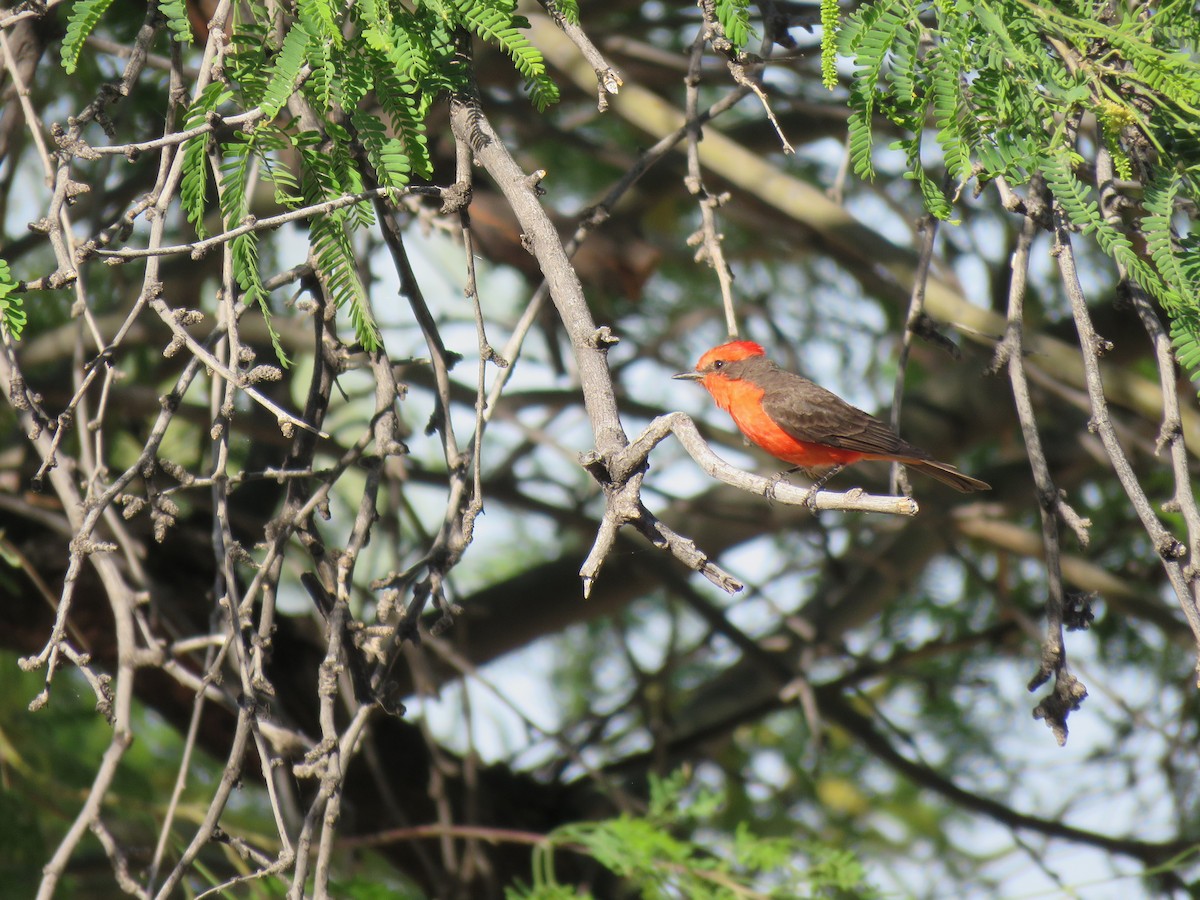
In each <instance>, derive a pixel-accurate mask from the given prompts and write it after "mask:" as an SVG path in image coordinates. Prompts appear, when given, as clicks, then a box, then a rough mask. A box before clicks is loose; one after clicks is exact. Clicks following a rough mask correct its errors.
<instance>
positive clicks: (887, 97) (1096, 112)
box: [823, 0, 1200, 372]
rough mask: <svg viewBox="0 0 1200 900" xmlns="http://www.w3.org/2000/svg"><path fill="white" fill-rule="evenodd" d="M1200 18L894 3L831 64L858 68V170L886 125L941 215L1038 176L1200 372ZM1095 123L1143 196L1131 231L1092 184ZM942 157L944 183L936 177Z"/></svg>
mask: <svg viewBox="0 0 1200 900" xmlns="http://www.w3.org/2000/svg"><path fill="white" fill-rule="evenodd" d="M1197 21H1198V20H1197V18H1196V15H1195V10H1194V4H1192V3H1191V2H1184V0H1169V2H1165V3H1161V4H1156V5H1154V6H1153V7H1145V6H1141V5H1131V4H1098V3H1095V2H1092V0H1072V2H1065V3H1057V4H1039V3H1037V2H1033V0H981V2H970V3H967V2H962V0H934V2H921V0H881V2H878V3H872V4H864V5H863V6H861V7H859V9H858V10H857V11H856V12H854V13H853V14H851V15H850V16H848V17H847V18H846V19H845V21H843V22H841V23H840V25H839V26H838V33H837V40H836V42H834V41H833V40H831V39H829V38H828V37H826V39H825V40H824V41H823V55H824V63H825V66H826V68H828V67H829V66H830V64H831V62H832V55H833V54H834V52H835V51H834V49H833V47H834V46H836V52H837V53H840V54H842V55H844V56H846V57H849V58H850V59H851V60H853V64H854V72H853V75H852V78H851V84H850V103H851V107H852V110H853V112H852V116H851V119H850V135H849V143H850V156H851V161H852V164H853V166H854V170H855V172H856V173H857V174H859V175H860V176H862V177H867V178H869V177H872V176H873V175H874V163H873V156H874V148H875V130H876V128H877V126H878V123H879V120H880V119H885V120H887V121H888V122H890V123H891V124H892V125H893V126H898V127H899V128H900V130H901V133H902V135H903V136H902V137H901V138H900V139H899V140H898V141H896V142H895V144H894V145H893V146H895V147H897V148H899V149H902V150H903V151H904V153H905V156H906V160H907V171H906V173H905V177H906V178H909V179H912V180H914V181H916V182H917V183H918V185H919V187H920V191H921V195H922V197H923V199H924V202H925V206H926V208H927V209H928V210H929V211H930V212H931V213H933V214H934V215H936V216H938V217H939V218H941V219H948V218H950V216H951V215H952V207H953V203H954V201H955V200H956V199H957V197H958V196H959V195H960V194H961V192H962V190H963V189H964V187H965V186H966V185H967V183H968V182H969V181H971V180H972V179H974V180H976V181H977V182H978V183H979V184H980V185H981V186H983V185H986V184H987V183H988V182H990V181H992V180H994V179H997V178H1001V177H1002V178H1004V179H1005V180H1006V181H1007V182H1008V183H1009V184H1012V185H1021V184H1025V183H1027V182H1029V181H1030V179H1032V178H1033V177H1035V176H1038V177H1040V178H1041V179H1042V180H1043V181H1044V183H1045V184H1046V185H1047V187H1048V188H1049V189H1050V191H1051V193H1052V195H1053V197H1054V199H1055V200H1056V201H1057V203H1058V205H1059V206H1060V208H1061V209H1062V210H1063V212H1064V214H1065V215H1066V217H1067V219H1068V220H1069V221H1070V224H1071V225H1072V227H1074V228H1075V229H1077V230H1078V231H1080V232H1082V233H1083V234H1084V235H1085V236H1090V237H1093V238H1094V240H1095V243H1096V244H1097V245H1098V246H1099V248H1100V249H1101V250H1103V252H1104V253H1106V254H1107V255H1108V256H1109V257H1111V258H1112V259H1113V260H1115V261H1116V262H1117V263H1119V264H1120V265H1121V266H1122V267H1123V268H1124V269H1125V271H1126V272H1127V273H1128V275H1129V277H1130V278H1131V279H1132V280H1133V281H1134V282H1136V283H1137V284H1138V285H1139V286H1140V287H1141V288H1143V289H1144V290H1146V291H1147V292H1149V293H1151V294H1153V295H1154V296H1155V297H1156V298H1157V299H1158V300H1159V302H1160V303H1161V304H1162V306H1163V307H1164V309H1165V310H1166V311H1167V313H1168V315H1169V316H1170V319H1171V322H1172V336H1173V339H1174V342H1175V345H1176V348H1177V352H1178V355H1179V359H1180V361H1181V362H1182V363H1183V364H1184V365H1185V366H1187V367H1188V368H1189V369H1191V370H1192V371H1193V372H1197V371H1200V301H1197V297H1198V296H1200V280H1197V274H1198V273H1200V259H1198V258H1197V253H1196V242H1195V239H1194V238H1192V239H1191V240H1188V239H1186V237H1181V233H1186V231H1187V226H1188V225H1190V224H1191V222H1190V220H1189V218H1190V217H1194V210H1195V209H1196V204H1197V201H1200V110H1197V103H1198V102H1200V101H1198V100H1197V98H1200V55H1198V50H1200V25H1198V24H1197ZM1091 121H1094V122H1095V123H1096V126H1097V127H1096V128H1095V129H1094V131H1095V136H1094V138H1093V141H1094V143H1095V144H1096V145H1097V146H1099V145H1103V146H1104V147H1105V148H1106V149H1107V150H1108V151H1109V153H1110V154H1111V156H1112V158H1113V160H1114V166H1115V169H1116V171H1117V174H1118V176H1119V177H1120V178H1121V179H1123V180H1124V181H1126V182H1129V183H1131V184H1133V185H1135V189H1134V190H1133V191H1132V192H1131V196H1130V202H1131V205H1132V206H1133V208H1134V210H1135V212H1134V214H1133V215H1132V216H1131V217H1130V219H1131V221H1128V222H1121V221H1114V220H1113V218H1112V216H1111V215H1105V214H1103V213H1102V211H1101V208H1100V204H1099V203H1098V202H1097V200H1098V189H1097V187H1096V186H1095V185H1094V184H1092V183H1089V181H1088V180H1087V177H1088V176H1087V174H1086V169H1085V167H1084V164H1083V163H1084V160H1083V157H1082V156H1081V155H1080V153H1081V152H1082V151H1083V149H1084V144H1083V140H1084V138H1085V136H1086V135H1085V131H1086V129H1085V128H1084V127H1082V126H1083V125H1084V124H1085V123H1088V122H1091ZM933 145H936V151H934V150H933ZM931 151H932V152H931ZM932 156H940V160H941V168H942V169H943V170H944V173H945V183H943V181H942V179H941V178H940V177H938V176H937V175H936V174H934V175H931V174H930V171H929V168H930V166H929V159H930V158H931V157H932ZM1189 210H1190V211H1191V212H1190V213H1189V212H1188V211H1189ZM1135 237H1138V238H1141V239H1142V240H1144V242H1145V245H1146V247H1147V252H1145V253H1142V252H1140V251H1139V250H1138V249H1137V244H1138V243H1140V241H1137V240H1135V239H1134V238H1135Z"/></svg>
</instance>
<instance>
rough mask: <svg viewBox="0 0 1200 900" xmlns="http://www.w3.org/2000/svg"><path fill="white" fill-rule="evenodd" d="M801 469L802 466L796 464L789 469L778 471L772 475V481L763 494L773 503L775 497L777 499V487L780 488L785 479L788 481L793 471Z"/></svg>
mask: <svg viewBox="0 0 1200 900" xmlns="http://www.w3.org/2000/svg"><path fill="white" fill-rule="evenodd" d="M799 471H800V467H799V466H795V467H793V468H791V469H787V470H786V471H783V472H776V473H775V474H774V475H773V476H771V481H770V483H769V484H768V485H767V489H766V490H765V491H763V496H764V497H766V498H767V500H769V501H770V502H771V503H774V502H775V499H776V497H775V489H776V488H778V487H779V485H781V484H783V483H784V482H785V481H787V480H788V476H789V475H791V474H792V473H793V472H799Z"/></svg>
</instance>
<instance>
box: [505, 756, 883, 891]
mask: <svg viewBox="0 0 1200 900" xmlns="http://www.w3.org/2000/svg"><path fill="white" fill-rule="evenodd" d="M689 781H690V779H689V777H688V775H687V773H686V772H684V771H683V770H680V771H677V772H675V773H674V774H672V775H671V776H669V777H667V778H665V779H664V778H656V777H655V776H653V775H652V776H650V803H649V808H648V809H647V811H646V813H645V814H644V815H640V816H635V815H631V814H623V815H621V816H619V817H617V818H614V819H607V820H604V821H599V822H576V823H572V824H570V825H566V826H563V827H562V828H559V829H557V830H555V831H554V832H553V833H552V834H551V835H549V837H548V839H547V841H546V843H545V844H543V845H541V846H539V847H538V848H537V850H536V851H535V853H534V880H533V884H532V886H529V887H525V888H520V889H510V890H508V891H506V893H505V897H506V898H507V900H567V898H581V897H587V896H589V895H587V894H581V893H579V892H577V891H576V890H575V889H573V888H571V887H568V886H566V885H563V884H561V883H559V882H558V881H557V879H556V878H555V875H554V866H553V853H554V851H555V850H561V849H571V850H574V851H575V852H582V853H586V854H587V855H589V856H591V857H593V858H594V859H595V860H596V861H597V862H598V863H600V864H601V865H602V866H604V867H605V868H606V869H608V870H609V871H610V872H612V873H613V874H615V875H617V876H619V877H620V878H621V879H623V880H624V882H625V883H626V885H628V886H629V887H630V888H631V889H632V891H633V892H634V893H635V895H636V896H640V897H644V898H648V900H649V898H659V897H691V898H695V900H718V898H721V900H723V898H729V897H773V898H781V900H782V898H793V897H795V898H799V897H825V896H830V897H832V896H842V897H844V896H856V897H868V896H872V895H873V891H872V890H871V889H870V888H869V886H867V885H866V884H865V874H864V871H863V868H862V866H861V864H860V863H859V862H858V860H857V859H856V858H855V857H854V856H853V854H851V853H849V852H847V851H844V850H837V849H833V848H831V847H828V846H824V845H819V844H813V843H811V842H803V841H799V840H797V839H795V838H793V837H786V838H782V837H778V838H777V837H764V836H762V835H758V834H755V833H753V832H752V831H751V830H750V828H749V827H748V826H747V825H745V823H742V824H741V825H739V826H738V828H737V829H736V832H735V834H734V835H733V836H732V841H731V843H730V846H729V847H728V848H726V850H727V852H722V853H721V854H716V853H714V852H712V850H711V842H706V843H705V844H703V845H702V844H700V843H698V842H696V841H695V840H693V839H692V838H690V837H687V836H685V834H686V833H687V832H688V831H689V829H693V828H696V827H698V826H702V825H704V824H705V823H706V822H707V821H709V820H711V819H712V817H713V816H714V815H715V814H716V813H717V811H718V809H719V808H720V806H721V805H722V803H723V800H722V798H721V796H720V795H718V794H716V793H713V792H711V791H704V790H701V791H698V792H697V791H694V790H692V789H691V786H690V784H689Z"/></svg>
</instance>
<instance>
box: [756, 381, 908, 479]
mask: <svg viewBox="0 0 1200 900" xmlns="http://www.w3.org/2000/svg"><path fill="white" fill-rule="evenodd" d="M754 380H755V381H756V382H757V383H758V384H760V385H761V386H762V387H763V388H764V390H765V394H764V396H763V409H764V410H766V412H767V415H769V416H770V417H771V418H772V419H774V420H775V422H776V424H778V425H779V427H780V428H782V429H783V430H784V431H786V432H787V433H788V434H789V435H791V436H792V437H794V438H795V439H796V440H798V441H806V442H808V443H810V444H824V445H825V446H827V447H837V448H838V449H840V450H852V451H854V452H856V453H868V454H873V455H874V454H878V455H880V456H898V457H903V458H904V459H930V458H931V457H930V456H929V454H928V453H926V452H925V451H924V450H922V449H921V448H920V447H916V446H913V445H912V444H910V443H908V441H905V440H904V439H902V438H901V437H900V436H899V435H897V434H896V432H894V431H892V429H891V428H889V427H888V426H887V425H885V424H884V423H883V422H881V421H879V420H878V419H876V418H875V417H874V416H872V415H869V414H868V413H865V412H863V411H862V410H861V409H859V408H858V407H856V406H851V405H850V404H849V403H847V402H846V401H845V400H843V399H842V398H841V397H839V396H838V395H837V394H835V393H833V392H832V391H827V390H825V388H823V387H821V386H820V385H817V384H813V382H811V381H809V380H808V379H807V378H803V377H801V376H800V375H794V374H792V373H791V372H785V371H784V370H783V369H779V368H776V367H775V366H771V368H770V369H768V370H765V371H763V372H762V373H761V374H759V373H756V377H755V379H754Z"/></svg>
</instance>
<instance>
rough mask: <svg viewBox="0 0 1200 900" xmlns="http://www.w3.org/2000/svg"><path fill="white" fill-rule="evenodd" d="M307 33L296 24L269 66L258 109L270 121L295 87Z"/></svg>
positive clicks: (306, 45)
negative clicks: (265, 85)
mask: <svg viewBox="0 0 1200 900" xmlns="http://www.w3.org/2000/svg"><path fill="white" fill-rule="evenodd" d="M309 40H310V37H309V33H308V31H307V30H306V29H305V27H304V25H303V24H301V23H299V22H297V23H296V24H295V25H293V26H292V28H291V30H290V31H288V33H287V37H285V38H284V39H283V46H282V47H280V48H279V54H278V55H277V56H276V57H275V59H274V61H273V62H272V64H271V69H270V73H269V75H268V81H267V87H266V90H265V91H264V92H263V97H262V100H261V101H260V103H259V109H261V110H262V111H263V115H264V117H265V118H266V119H267V120H268V121H270V120H271V119H274V118H275V117H276V116H277V115H279V111H280V110H281V109H283V106H284V104H285V103H287V101H288V97H290V96H291V95H292V93H293V91H294V90H295V87H296V76H297V75H299V74H300V67H301V66H303V65H304V57H305V51H307V50H308V44H309Z"/></svg>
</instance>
